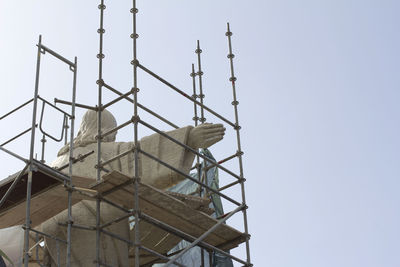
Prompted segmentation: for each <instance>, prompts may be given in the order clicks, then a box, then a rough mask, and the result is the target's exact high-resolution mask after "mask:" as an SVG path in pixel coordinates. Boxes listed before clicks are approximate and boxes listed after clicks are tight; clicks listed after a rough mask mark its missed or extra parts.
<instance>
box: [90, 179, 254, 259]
mask: <svg viewBox="0 0 400 267" xmlns="http://www.w3.org/2000/svg"><path fill="white" fill-rule="evenodd" d="M129 180H130V178H129V177H127V176H125V175H123V174H121V173H119V172H115V171H113V172H111V173H109V174H107V175H105V176H104V177H103V181H102V182H101V183H99V184H97V185H95V186H93V187H92V189H95V190H96V191H98V192H99V193H104V192H107V191H108V190H110V189H113V188H115V187H117V186H119V185H121V184H124V183H126V182H127V181H129ZM133 192H134V188H133V185H132V184H130V185H128V186H125V187H123V188H120V189H119V190H116V191H113V192H112V193H111V194H109V195H107V196H106V197H105V198H107V199H108V200H110V201H113V202H115V203H118V204H120V205H122V206H124V207H125V208H127V209H133V207H134V201H133ZM139 203H140V209H141V212H143V213H145V214H147V215H149V216H151V217H153V218H155V219H157V220H159V221H162V222H164V223H166V224H168V225H170V226H172V227H175V228H177V229H179V230H180V231H182V232H185V233H187V234H189V235H191V236H194V237H196V238H197V237H199V236H201V235H202V234H203V233H204V232H206V231H207V230H208V229H209V228H211V227H212V226H214V225H215V224H216V223H217V220H216V219H214V218H212V217H210V216H209V215H207V214H206V213H204V212H201V211H198V210H195V209H193V208H191V207H190V205H188V204H186V203H185V202H183V201H181V200H179V199H177V198H175V197H173V196H171V195H170V194H168V193H166V192H163V191H161V190H158V189H156V188H154V187H152V186H149V185H146V184H142V183H139ZM139 229H140V232H141V236H140V239H141V244H142V245H143V246H145V247H148V248H151V249H153V250H155V251H157V252H159V253H161V254H165V253H167V252H168V251H169V250H170V249H171V248H173V247H174V246H175V245H176V244H177V243H178V242H179V241H180V240H181V239H179V238H177V237H176V236H174V235H173V234H171V233H168V232H166V231H163V230H161V229H159V228H157V227H155V226H153V225H151V224H149V223H147V222H144V221H141V222H140V224H139ZM131 238H134V232H133V231H132V235H131ZM132 240H134V239H132ZM245 240H246V236H245V234H243V233H241V232H239V231H237V230H235V229H233V228H232V227H230V226H228V225H226V224H223V225H221V226H220V227H218V228H217V229H216V230H215V231H214V232H213V233H211V234H210V235H209V236H208V237H206V238H205V239H204V241H205V242H207V243H209V244H211V245H213V246H215V247H218V248H220V249H223V250H229V249H232V248H234V247H237V246H238V245H239V244H240V243H242V242H244V241H245ZM130 254H131V256H132V257H133V256H134V255H133V251H131V253H130ZM140 257H141V258H140V260H141V264H144V263H146V262H151V261H152V260H154V259H156V257H154V256H151V255H150V254H148V253H142V254H141V256H140Z"/></svg>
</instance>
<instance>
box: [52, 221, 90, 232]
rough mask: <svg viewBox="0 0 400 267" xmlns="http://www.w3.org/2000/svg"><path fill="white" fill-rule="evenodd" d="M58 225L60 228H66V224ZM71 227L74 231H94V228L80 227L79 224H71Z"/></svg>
mask: <svg viewBox="0 0 400 267" xmlns="http://www.w3.org/2000/svg"><path fill="white" fill-rule="evenodd" d="M58 225H59V226H62V227H68V223H58ZM71 227H72V228H76V229H80V230H86V231H94V230H96V227H93V226H87V225H81V224H76V223H73V224H71Z"/></svg>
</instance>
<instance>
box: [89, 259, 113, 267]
mask: <svg viewBox="0 0 400 267" xmlns="http://www.w3.org/2000/svg"><path fill="white" fill-rule="evenodd" d="M93 263H98V264H99V265H100V266H105V267H114V266H112V265H109V264H107V263H105V262H102V261H96V260H94V261H93Z"/></svg>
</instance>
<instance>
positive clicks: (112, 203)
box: [99, 196, 132, 213]
mask: <svg viewBox="0 0 400 267" xmlns="http://www.w3.org/2000/svg"><path fill="white" fill-rule="evenodd" d="M99 198H100V199H101V201H103V202H105V203H107V204H109V205H111V206H113V207H114V208H117V209H119V210H122V211H124V212H126V213H131V212H132V211H131V210H129V209H126V208H124V207H122V206H120V205H118V204H116V203H114V202H112V201H110V200H108V199H106V198H103V197H101V196H100V197H99Z"/></svg>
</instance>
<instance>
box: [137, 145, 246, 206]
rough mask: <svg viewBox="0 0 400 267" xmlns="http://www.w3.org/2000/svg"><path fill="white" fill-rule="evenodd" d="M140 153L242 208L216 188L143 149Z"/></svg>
mask: <svg viewBox="0 0 400 267" xmlns="http://www.w3.org/2000/svg"><path fill="white" fill-rule="evenodd" d="M138 151H139V152H140V153H141V154H143V155H145V156H146V157H148V158H151V159H153V160H155V161H157V162H158V163H160V164H161V165H164V166H165V167H167V168H169V169H171V170H173V171H175V172H176V173H178V174H180V175H182V176H184V177H186V178H187V179H189V180H191V181H192V182H195V183H196V184H198V185H201V186H202V187H204V188H207V189H208V190H210V191H211V192H214V193H215V194H217V195H219V196H221V197H223V198H225V199H226V200H228V201H230V202H232V203H234V204H236V205H237V206H240V205H241V204H240V203H239V202H237V201H236V200H234V199H232V198H230V197H228V196H227V195H225V194H222V193H220V192H218V191H217V190H215V189H214V188H211V187H209V186H208V185H206V184H204V183H202V182H200V181H198V180H197V179H195V178H193V177H192V176H190V175H188V174H186V173H184V172H182V171H180V170H178V169H177V168H174V167H173V166H171V165H169V164H167V163H165V162H164V161H162V160H160V159H159V158H157V157H155V156H153V155H151V154H149V153H147V152H145V151H143V150H141V149H138Z"/></svg>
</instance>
